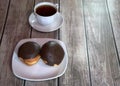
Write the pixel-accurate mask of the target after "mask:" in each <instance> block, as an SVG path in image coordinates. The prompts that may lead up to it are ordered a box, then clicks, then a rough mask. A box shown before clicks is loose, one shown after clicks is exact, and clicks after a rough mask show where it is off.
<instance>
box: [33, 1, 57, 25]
mask: <svg viewBox="0 0 120 86" xmlns="http://www.w3.org/2000/svg"><path fill="white" fill-rule="evenodd" d="M57 12H58V5H57V4H53V3H51V2H41V3H38V4H36V5H35V7H34V14H35V16H36V19H37V20H38V22H39V23H40V24H41V25H49V24H51V23H53V22H54V21H55V18H56V16H57Z"/></svg>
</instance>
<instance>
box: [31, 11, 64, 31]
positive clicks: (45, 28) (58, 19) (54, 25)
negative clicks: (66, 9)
mask: <svg viewBox="0 0 120 86" xmlns="http://www.w3.org/2000/svg"><path fill="white" fill-rule="evenodd" d="M62 23H63V17H62V15H61V14H60V13H57V17H56V19H55V22H53V23H51V24H49V25H46V26H44V25H40V24H39V23H38V21H37V19H36V18H35V15H34V13H31V15H30V17H29V24H30V25H31V26H32V27H33V28H34V29H35V30H38V31H41V32H51V31H55V30H57V29H59V28H60V27H61V25H62Z"/></svg>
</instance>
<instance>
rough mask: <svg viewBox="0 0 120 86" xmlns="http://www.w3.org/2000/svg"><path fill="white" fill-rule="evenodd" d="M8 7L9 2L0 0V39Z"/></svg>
mask: <svg viewBox="0 0 120 86" xmlns="http://www.w3.org/2000/svg"><path fill="white" fill-rule="evenodd" d="M8 6H9V0H0V39H1V36H2V33H3V29H4V25H5V21H6V16H7V10H8ZM0 42H1V40H0Z"/></svg>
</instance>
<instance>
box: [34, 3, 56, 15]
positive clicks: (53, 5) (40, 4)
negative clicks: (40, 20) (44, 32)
mask: <svg viewBox="0 0 120 86" xmlns="http://www.w3.org/2000/svg"><path fill="white" fill-rule="evenodd" d="M42 5H50V6H52V7H54V8H55V9H56V12H55V13H54V14H52V15H50V16H54V15H55V14H56V13H57V12H58V9H57V4H54V3H51V2H40V3H38V4H36V5H35V6H34V13H35V14H36V15H39V14H37V13H36V8H37V7H39V6H42ZM39 16H41V15H39ZM50 16H41V17H50Z"/></svg>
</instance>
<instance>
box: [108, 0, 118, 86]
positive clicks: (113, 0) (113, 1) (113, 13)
mask: <svg viewBox="0 0 120 86" xmlns="http://www.w3.org/2000/svg"><path fill="white" fill-rule="evenodd" d="M107 3H108V4H107V5H108V9H109V13H110V17H111V24H112V26H111V27H112V29H113V34H114V37H115V41H116V42H115V43H116V47H117V50H118V60H119V61H118V62H119V73H117V74H116V76H113V77H114V79H115V84H116V86H119V85H120V5H119V4H120V1H119V0H107Z"/></svg>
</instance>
